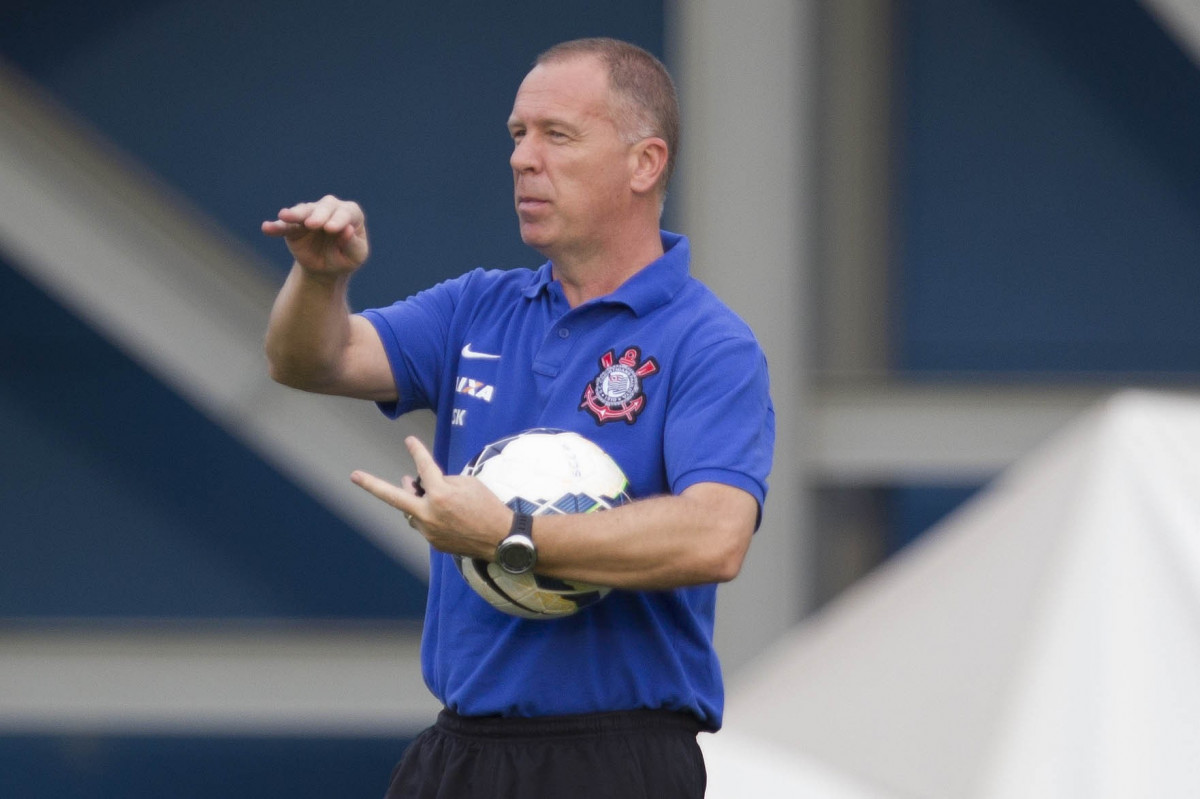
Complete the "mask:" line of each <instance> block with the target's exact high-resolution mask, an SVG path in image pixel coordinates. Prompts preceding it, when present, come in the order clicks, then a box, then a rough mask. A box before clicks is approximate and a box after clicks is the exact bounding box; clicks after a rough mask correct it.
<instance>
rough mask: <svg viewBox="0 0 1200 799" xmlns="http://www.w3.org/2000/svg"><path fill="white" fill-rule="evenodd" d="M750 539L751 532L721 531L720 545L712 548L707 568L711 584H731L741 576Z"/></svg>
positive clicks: (737, 530) (738, 530)
mask: <svg viewBox="0 0 1200 799" xmlns="http://www.w3.org/2000/svg"><path fill="white" fill-rule="evenodd" d="M752 537H753V532H752V531H746V530H742V529H740V528H738V529H731V530H727V531H723V533H722V536H721V542H720V544H719V545H718V546H714V547H713V548H712V560H711V561H710V563H709V567H708V568H709V576H710V578H711V581H712V582H715V583H728V582H732V581H733V579H734V578H735V577H737V576H738V575H739V574H741V571H742V564H743V563H745V561H746V553H747V552H748V551H749V549H750V539H751V538H752Z"/></svg>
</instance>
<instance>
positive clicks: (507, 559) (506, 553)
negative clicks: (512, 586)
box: [496, 535, 537, 574]
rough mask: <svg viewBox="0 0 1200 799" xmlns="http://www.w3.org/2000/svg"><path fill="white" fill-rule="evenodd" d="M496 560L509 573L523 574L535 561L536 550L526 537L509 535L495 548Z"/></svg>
mask: <svg viewBox="0 0 1200 799" xmlns="http://www.w3.org/2000/svg"><path fill="white" fill-rule="evenodd" d="M496 562H497V563H498V564H500V568H502V569H504V570H505V571H506V572H509V573H510V574H524V573H525V572H527V571H529V570H530V569H532V568H533V565H534V563H536V562H537V550H536V549H534V546H533V541H531V540H530V539H529V538H528V537H526V536H523V535H510V536H509V537H508V538H506V539H504V540H503V541H501V542H500V546H499V547H498V548H497V549H496Z"/></svg>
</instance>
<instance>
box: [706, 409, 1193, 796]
mask: <svg viewBox="0 0 1200 799" xmlns="http://www.w3.org/2000/svg"><path fill="white" fill-rule="evenodd" d="M721 735H729V736H731V737H732V738H735V739H736V740H733V741H731V743H732V744H735V746H733V747H732V748H733V749H738V748H739V747H740V748H741V749H742V751H744V750H745V748H746V747H747V746H752V745H753V743H752V742H758V744H759V746H761V748H762V751H763V752H780V751H787V752H791V753H792V756H791V760H790V764H791V766H792V769H791V776H792V777H793V778H795V777H796V776H797V774H796V773H797V772H801V771H804V770H806V769H808V767H809V766H811V765H812V764H819V765H820V769H821V771H820V773H819V774H817V778H818V779H824V778H825V776H827V775H829V774H838V775H842V776H843V777H845V778H847V779H850V778H852V779H853V780H854V781H855V782H854V785H853V789H854V790H858V791H860V793H854V792H841V793H839V792H834V791H829V792H822V791H821V790H820V789H818V788H809V789H807V790H804V789H801V788H800V787H798V786H799V785H800V784H801V783H800V782H796V781H795V779H793V781H792V782H779V783H777V784H778V785H779V788H778V789H774V790H773V789H770V788H767V789H765V790H764V791H762V792H759V793H756V794H751V793H747V792H745V791H738V790H737V789H736V787H735V788H733V789H732V790H730V789H721V790H714V791H713V792H710V796H712V797H713V799H720V797H732V796H748V795H762V796H809V795H811V796H820V797H839V798H840V797H848V798H849V797H857V796H860V795H868V794H863V793H861V790H862V789H861V787H859V786H870V787H871V789H872V790H874V791H877V793H875V794H869V795H873V796H881V797H882V796H891V797H903V799H975V798H978V799H1018V798H1019V799H1043V798H1044V799H1075V798H1078V799H1128V797H1150V796H1153V797H1156V799H1162V798H1164V797H1196V796H1200V401H1198V400H1196V399H1192V398H1186V397H1180V396H1167V395H1160V394H1151V393H1145V392H1125V393H1121V394H1118V395H1116V396H1114V397H1113V398H1111V399H1109V400H1108V401H1106V402H1104V403H1103V404H1101V405H1100V406H1099V407H1097V408H1095V409H1093V410H1092V411H1090V412H1089V413H1087V414H1085V415H1084V416H1083V417H1082V418H1081V419H1079V420H1078V421H1077V422H1076V423H1074V424H1072V425H1070V426H1069V427H1068V428H1067V429H1066V430H1065V431H1063V432H1062V433H1061V434H1059V435H1058V436H1056V437H1055V438H1054V439H1053V440H1051V441H1050V442H1049V443H1048V444H1046V445H1045V446H1043V447H1042V448H1041V449H1039V450H1037V451H1036V452H1034V453H1033V454H1032V455H1030V456H1029V457H1028V458H1026V459H1025V460H1024V461H1022V462H1021V463H1018V464H1017V465H1016V466H1014V467H1013V468H1012V469H1010V470H1009V471H1008V472H1006V473H1005V474H1004V475H1003V476H1002V477H1001V478H999V479H998V480H997V481H995V483H994V484H993V485H992V486H990V487H989V488H988V489H987V490H985V491H983V492H981V493H980V495H978V496H977V497H976V498H975V499H974V500H972V501H971V502H969V503H968V504H967V505H966V506H965V507H964V508H962V509H961V510H960V511H958V512H956V513H955V514H953V515H952V516H951V517H950V518H949V519H947V520H946V521H944V522H943V523H942V524H940V525H938V527H936V528H935V529H934V530H931V531H930V532H929V533H928V534H926V535H925V536H924V537H923V538H922V539H921V540H920V541H918V542H917V543H916V544H914V545H913V546H911V547H910V548H909V549H908V550H907V551H905V552H904V553H901V555H899V556H898V557H896V558H894V559H893V560H892V561H890V562H889V563H887V564H885V565H884V566H883V567H881V568H880V569H879V570H877V572H876V573H874V574H873V575H871V576H869V577H868V578H866V579H865V580H863V581H861V582H860V583H859V584H858V585H857V586H856V587H854V588H852V589H851V590H850V591H848V592H847V593H846V594H845V595H844V596H843V597H842V598H840V599H839V600H837V601H836V602H834V603H833V604H832V605H831V606H830V607H829V608H827V609H826V610H825V611H823V612H822V613H820V614H818V615H817V616H816V617H814V618H813V619H811V620H810V621H808V622H806V623H804V624H802V625H801V626H800V627H799V628H797V629H796V630H794V631H793V632H792V633H791V634H790V635H789V636H788V637H787V638H786V639H785V640H783V641H781V643H780V645H779V646H777V647H776V648H775V649H773V650H772V651H771V652H770V653H768V654H767V655H765V656H764V657H762V658H760V659H759V660H758V661H756V662H755V663H754V664H752V665H751V666H749V667H747V668H746V669H745V670H743V671H742V672H740V673H739V675H738V680H737V681H736V682H735V684H734V685H733V686H731V690H730V696H729V700H728V708H727V712H726V731H725V732H723V733H721ZM721 735H718V736H716V739H720V737H721ZM706 751H709V752H710V768H712V769H713V770H714V771H715V772H719V773H720V774H721V777H720V781H721V783H722V784H723V785H733V786H736V784H737V782H736V781H737V777H736V775H735V774H733V770H736V768H737V767H738V764H737V763H736V762H734V761H731V760H729V759H726V758H724V755H723V753H722V752H721V747H719V746H711V745H709V746H707V749H706ZM760 760H761V759H760ZM784 760H785V762H786V761H787V759H786V758H785V759H784ZM761 765H762V764H761V763H749V762H747V763H746V770H747V772H750V771H754V770H757V771H758V772H760V774H761V772H762V771H763V770H764V769H763V768H759V766H761ZM809 771H810V773H816V772H811V769H809ZM755 778H756V777H752V776H749V775H748V776H746V777H745V779H746V780H751V779H755ZM780 779H781V780H783V779H786V777H780ZM745 784H747V785H749V784H751V783H750V782H747V783H745ZM846 784H849V783H846ZM785 786H786V787H785ZM714 789H720V786H719V785H716V784H714Z"/></svg>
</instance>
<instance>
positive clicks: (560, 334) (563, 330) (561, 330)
mask: <svg viewBox="0 0 1200 799" xmlns="http://www.w3.org/2000/svg"><path fill="white" fill-rule="evenodd" d="M569 335H571V331H570V330H567V329H566V328H565V327H560V328H559V329H558V337H559V338H566V337H567V336H569Z"/></svg>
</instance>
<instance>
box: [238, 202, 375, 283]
mask: <svg viewBox="0 0 1200 799" xmlns="http://www.w3.org/2000/svg"><path fill="white" fill-rule="evenodd" d="M262 232H263V233H265V234H266V235H268V236H276V237H280V238H283V239H285V240H286V241H287V247H288V249H289V250H290V251H291V253H292V257H293V258H295V259H296V263H297V264H299V265H300V267H301V268H302V269H304V271H305V272H307V273H308V274H309V275H311V276H313V277H317V278H321V277H330V278H336V277H341V276H343V275H349V274H351V273H352V272H354V271H355V270H356V269H358V268H359V267H360V266H362V264H363V262H364V261H366V260H367V254H368V252H369V249H370V248H369V247H368V246H367V223H366V217H365V216H364V215H363V211H362V208H360V207H359V205H358V203H356V202H351V201H349V200H339V199H338V198H337V197H334V196H333V195H332V194H327V195H325V196H324V197H322V198H321V199H320V200H318V201H317V202H315V203H299V204H298V205H293V206H292V207H291V208H284V209H282V210H280V212H279V216H278V217H277V218H276V219H271V220H268V221H266V222H263V223H262Z"/></svg>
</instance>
